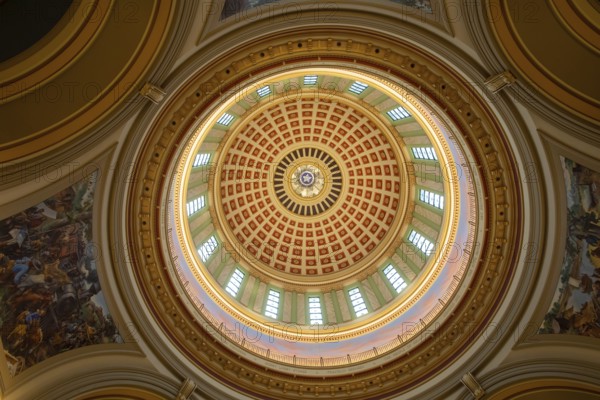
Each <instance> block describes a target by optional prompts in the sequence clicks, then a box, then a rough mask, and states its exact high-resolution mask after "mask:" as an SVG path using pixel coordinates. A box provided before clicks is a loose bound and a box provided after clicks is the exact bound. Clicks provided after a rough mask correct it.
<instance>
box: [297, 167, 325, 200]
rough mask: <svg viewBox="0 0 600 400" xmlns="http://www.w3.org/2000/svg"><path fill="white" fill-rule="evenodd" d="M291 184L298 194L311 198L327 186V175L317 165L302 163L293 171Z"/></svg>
mask: <svg viewBox="0 0 600 400" xmlns="http://www.w3.org/2000/svg"><path fill="white" fill-rule="evenodd" d="M291 185H292V189H293V190H294V192H296V194H297V195H298V196H300V197H302V198H306V199H310V198H313V197H315V196H318V195H319V193H321V191H322V190H323V188H324V187H325V176H323V172H321V170H320V169H319V168H318V167H317V166H315V165H312V164H308V165H302V166H299V167H298V168H296V171H294V172H293V173H292V181H291Z"/></svg>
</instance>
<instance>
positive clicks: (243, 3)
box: [220, 0, 433, 21]
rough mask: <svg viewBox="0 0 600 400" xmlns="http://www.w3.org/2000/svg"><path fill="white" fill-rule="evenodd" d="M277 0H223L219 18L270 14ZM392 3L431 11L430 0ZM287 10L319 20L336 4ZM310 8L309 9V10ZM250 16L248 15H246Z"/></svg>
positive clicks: (330, 13) (294, 6)
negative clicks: (254, 11) (271, 5)
mask: <svg viewBox="0 0 600 400" xmlns="http://www.w3.org/2000/svg"><path fill="white" fill-rule="evenodd" d="M278 1H279V0H225V1H224V3H223V9H222V11H221V16H220V19H221V20H224V19H226V18H228V17H231V16H232V15H236V14H239V16H238V17H241V18H245V17H246V14H245V11H249V10H252V9H253V8H258V10H259V11H258V14H259V15H261V14H262V15H264V16H272V15H273V9H272V8H271V7H270V4H272V3H277V2H278ZM389 1H391V2H392V3H397V4H401V5H403V6H406V7H412V8H415V9H417V10H420V11H422V12H425V13H428V14H431V13H432V12H433V11H432V9H431V0H389ZM284 7H285V8H286V10H288V11H296V12H303V11H306V12H311V13H312V14H314V15H315V17H316V18H319V20H321V21H327V20H330V19H332V18H335V12H336V10H337V5H336V4H335V3H331V2H329V3H328V2H323V3H320V4H318V7H316V8H315V6H314V4H313V3H310V2H309V3H307V4H306V5H305V7H304V8H303V7H302V4H301V3H297V4H296V3H286V4H285V6H284ZM309 10H310V11H309ZM248 17H249V18H250V16H248ZM251 18H252V19H255V18H257V17H256V16H255V15H252V16H251Z"/></svg>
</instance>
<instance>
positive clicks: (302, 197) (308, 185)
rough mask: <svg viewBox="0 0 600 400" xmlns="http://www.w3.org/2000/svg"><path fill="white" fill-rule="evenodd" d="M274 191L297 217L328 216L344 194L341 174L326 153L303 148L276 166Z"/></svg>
mask: <svg viewBox="0 0 600 400" xmlns="http://www.w3.org/2000/svg"><path fill="white" fill-rule="evenodd" d="M273 188H274V189H275V194H276V195H277V198H278V199H279V201H280V202H281V204H282V205H283V206H284V207H285V208H286V209H288V211H291V212H293V213H295V214H298V215H303V216H312V215H317V214H321V213H323V212H325V211H326V210H328V209H329V208H330V207H331V206H332V205H333V204H334V203H335V202H336V200H337V199H338V197H339V196H340V193H341V191H342V172H341V171H340V168H339V166H338V164H337V162H336V161H335V160H334V159H333V157H331V156H330V155H329V154H327V152H325V151H323V150H321V149H316V148H301V149H297V150H292V151H291V152H289V153H288V154H287V155H286V156H285V157H283V159H282V160H281V161H280V162H279V164H278V165H277V168H276V169H275V175H274V178H273Z"/></svg>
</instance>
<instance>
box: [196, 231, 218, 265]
mask: <svg viewBox="0 0 600 400" xmlns="http://www.w3.org/2000/svg"><path fill="white" fill-rule="evenodd" d="M217 246H218V243H217V239H215V237H214V236H211V237H210V238H208V240H207V241H206V242H204V243H203V244H202V246H200V248H199V249H198V254H200V259H201V260H202V262H206V261H207V260H208V259H209V258H210V256H212V255H213V254H214V252H215V251H216V250H217Z"/></svg>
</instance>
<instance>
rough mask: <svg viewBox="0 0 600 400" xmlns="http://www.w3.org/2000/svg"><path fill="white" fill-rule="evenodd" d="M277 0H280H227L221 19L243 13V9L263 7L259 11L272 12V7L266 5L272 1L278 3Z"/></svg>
mask: <svg viewBox="0 0 600 400" xmlns="http://www.w3.org/2000/svg"><path fill="white" fill-rule="evenodd" d="M277 1H278V0H225V3H224V5H223V10H222V11H221V17H220V19H221V20H223V19H225V18H227V17H231V16H232V15H235V14H238V13H242V12H243V11H247V10H251V9H253V8H256V7H262V9H261V10H260V12H259V13H262V12H270V11H271V9H270V8H268V7H265V6H267V5H269V4H271V3H276V2H277ZM255 18H256V17H255Z"/></svg>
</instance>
